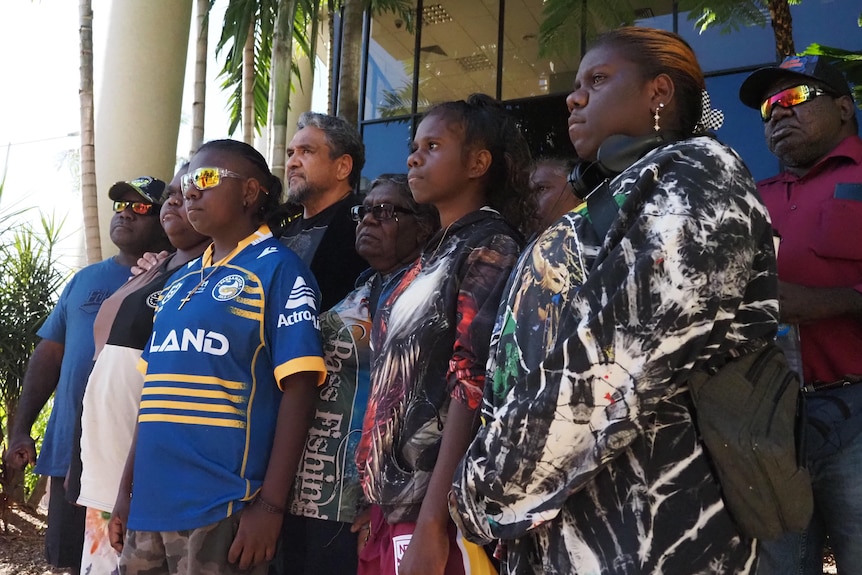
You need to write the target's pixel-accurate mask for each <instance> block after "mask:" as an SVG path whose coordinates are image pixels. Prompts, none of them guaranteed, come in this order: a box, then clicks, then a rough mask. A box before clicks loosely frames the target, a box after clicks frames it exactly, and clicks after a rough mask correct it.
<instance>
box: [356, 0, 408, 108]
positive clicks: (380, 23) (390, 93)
mask: <svg viewBox="0 0 862 575" xmlns="http://www.w3.org/2000/svg"><path fill="white" fill-rule="evenodd" d="M414 28H415V27H414V26H411V25H410V24H409V23H407V22H405V21H404V20H403V19H402V18H401V17H400V16H398V15H397V14H393V13H391V12H385V13H383V14H379V15H377V16H375V17H374V18H372V19H371V37H370V38H369V40H368V63H367V65H366V71H365V112H364V119H365V120H376V119H381V118H393V117H398V116H405V115H409V114H410V113H411V109H412V106H413V54H414V47H415V45H416V36H415V30H414Z"/></svg>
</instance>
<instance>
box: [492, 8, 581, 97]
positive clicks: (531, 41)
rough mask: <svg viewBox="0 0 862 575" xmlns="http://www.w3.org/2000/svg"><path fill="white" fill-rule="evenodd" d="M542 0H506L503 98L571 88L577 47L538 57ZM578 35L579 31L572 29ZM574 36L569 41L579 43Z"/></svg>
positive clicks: (578, 51) (549, 92)
mask: <svg viewBox="0 0 862 575" xmlns="http://www.w3.org/2000/svg"><path fill="white" fill-rule="evenodd" d="M544 6H545V2H543V0H507V1H506V17H505V19H504V27H505V34H504V38H505V42H504V45H503V94H502V96H503V99H504V100H511V99H516V98H528V97H530V96H541V95H543V94H563V93H568V92H569V91H570V90H571V89H572V83H573V82H574V79H575V73H576V72H577V70H578V62H579V61H580V58H581V55H580V50H569V51H566V53H565V54H563V53H554V54H553V55H550V56H547V57H544V58H541V57H539V25H540V24H541V23H542V21H543V20H544V15H543V13H542V11H543V9H544ZM573 34H574V35H575V36H576V37H577V38H580V31H577V30H575V31H573ZM578 43H579V40H577V39H576V40H575V41H574V42H573V43H572V45H578Z"/></svg>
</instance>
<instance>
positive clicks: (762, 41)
mask: <svg viewBox="0 0 862 575" xmlns="http://www.w3.org/2000/svg"><path fill="white" fill-rule="evenodd" d="M678 26H679V35H680V36H682V37H683V38H685V39H686V41H688V43H689V44H691V47H692V48H694V53H695V54H696V55H697V59H698V61H699V62H700V67H701V68H703V71H704V72H707V73H708V72H715V71H717V70H727V69H731V68H743V67H745V66H757V65H760V64H765V63H769V62H775V37H774V36H773V34H772V27H771V26H770V25H766V26H765V27H763V28H758V27H756V26H754V27H743V28H741V29H740V30H738V31H736V32H733V33H730V34H722V33H721V31H720V30H719V27H718V26H714V27H712V28H710V29H709V30H707V31H706V32H704V33H703V34H700V33H699V32H698V31H697V29H695V27H694V21H693V20H688V12H680V14H679V24H678Z"/></svg>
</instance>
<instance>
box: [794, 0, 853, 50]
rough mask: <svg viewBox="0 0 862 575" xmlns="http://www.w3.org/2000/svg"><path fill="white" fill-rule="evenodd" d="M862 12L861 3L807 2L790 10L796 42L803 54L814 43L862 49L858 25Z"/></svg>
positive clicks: (813, 0) (843, 1)
mask: <svg viewBox="0 0 862 575" xmlns="http://www.w3.org/2000/svg"><path fill="white" fill-rule="evenodd" d="M860 13H862V2H860V1H859V0H805V1H804V2H802V3H801V4H797V5H796V6H791V7H790V15H791V17H792V18H793V40H794V43H795V44H796V51H797V52H802V51H803V50H805V48H806V47H807V46H808V45H809V44H812V43H815V42H816V43H818V44H824V45H826V46H832V47H833V48H844V49H845V50H862V28H860V27H859V26H858V25H857V23H856V22H857V20H858V18H859V14H860Z"/></svg>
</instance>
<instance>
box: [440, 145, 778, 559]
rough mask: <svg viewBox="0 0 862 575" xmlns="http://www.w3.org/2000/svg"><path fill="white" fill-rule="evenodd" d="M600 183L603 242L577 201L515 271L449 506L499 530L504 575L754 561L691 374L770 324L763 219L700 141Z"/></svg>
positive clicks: (719, 148) (768, 241) (663, 151)
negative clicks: (697, 415)
mask: <svg viewBox="0 0 862 575" xmlns="http://www.w3.org/2000/svg"><path fill="white" fill-rule="evenodd" d="M610 188H611V191H612V193H613V194H614V198H615V199H616V200H618V202H617V203H618V204H619V205H620V206H621V208H620V216H619V217H618V219H617V221H616V222H615V223H614V225H613V226H612V227H611V229H610V231H609V232H608V234H607V236H606V237H605V238H604V242H599V241H598V239H597V237H596V234H595V231H594V230H593V229H592V226H591V224H590V222H589V221H588V216H587V215H586V214H584V213H578V212H577V211H574V212H570V213H569V214H567V215H566V216H564V217H563V218H562V219H561V220H560V221H559V222H557V223H556V224H555V225H553V226H551V227H550V228H549V229H548V230H547V231H546V232H545V233H544V234H542V235H541V236H540V237H539V238H538V239H537V241H536V242H535V243H534V244H533V245H532V246H531V247H530V248H528V251H527V252H525V254H524V256H523V257H522V258H521V261H520V264H519V265H518V266H517V267H516V269H515V271H514V272H513V275H512V281H511V282H510V284H509V286H508V287H507V293H506V294H505V295H504V302H503V304H502V306H501V309H500V317H499V318H498V321H497V326H496V328H495V331H494V336H493V339H492V351H491V355H492V357H491V361H490V362H489V377H490V378H491V379H492V381H489V385H487V386H486V391H485V395H484V406H483V426H482V427H481V428H480V431H479V434H478V436H477V437H476V439H475V441H474V442H473V444H472V446H471V448H470V450H469V452H468V454H467V456H466V458H465V460H464V461H463V462H462V464H461V467H460V468H459V469H458V471H457V472H456V475H455V481H454V491H453V497H452V501H451V502H450V508H451V509H452V512H453V515H454V517H455V518H456V522H457V523H459V525H460V526H461V528H462V529H463V530H464V532H465V533H466V534H467V535H468V537H469V538H471V539H472V540H474V541H477V542H488V541H490V540H493V539H494V538H499V539H501V540H503V542H504V544H505V547H506V556H505V570H506V571H507V572H508V573H544V574H549V573H559V574H571V573H577V574H578V575H599V574H602V575H604V574H608V575H610V574H614V575H635V574H637V575H643V574H655V575H658V574H666V575H678V574H681V573H688V574H694V573H698V574H701V573H703V574H705V573H709V574H714V575H720V574H731V573H733V574H738V573H750V572H752V571H753V569H754V565H755V563H756V543H755V542H754V541H751V540H747V539H745V538H744V537H743V536H742V535H741V534H740V533H739V532H738V531H737V530H736V528H735V527H734V524H733V522H732V520H731V517H730V515H729V514H728V512H727V510H726V509H725V507H724V504H723V503H722V499H721V493H720V489H719V484H718V481H717V479H716V477H715V475H714V474H713V472H712V470H711V469H710V463H709V460H708V458H707V455H706V453H705V451H704V447H703V444H702V443H701V442H700V440H699V439H698V436H697V432H696V429H695V426H694V424H693V414H692V405H691V401H690V398H689V394H688V392H687V388H686V386H685V382H686V379H687V377H688V374H689V373H690V372H691V371H692V370H693V369H698V368H700V367H702V366H704V364H705V362H707V361H710V360H712V359H715V358H722V357H725V356H726V355H727V353H728V351H729V350H730V349H732V348H737V349H739V348H746V347H755V346H756V345H759V342H760V341H762V340H764V339H766V338H770V337H773V336H774V334H775V331H776V324H777V315H778V305H777V304H778V302H777V280H776V275H775V260H774V254H773V250H772V227H771V224H770V221H769V218H768V215H767V213H766V210H765V208H764V206H763V204H762V203H761V201H760V198H759V197H758V195H757V192H756V190H755V186H754V182H753V180H752V178H751V175H750V174H749V171H748V170H747V169H746V167H745V166H744V164H743V163H742V161H741V160H740V159H739V157H738V156H737V155H736V154H735V153H734V152H733V151H732V150H730V149H729V148H727V147H725V146H723V145H722V144H720V143H719V142H717V141H716V140H714V139H712V138H707V137H697V138H692V139H689V140H685V141H682V142H677V143H675V144H672V145H668V146H665V147H662V148H659V149H657V150H653V151H652V152H650V153H649V154H647V155H646V156H645V157H644V158H643V159H641V160H640V161H638V162H636V163H635V164H634V165H632V166H631V167H630V168H628V169H627V170H626V171H624V172H623V173H622V174H620V175H619V176H618V177H617V178H616V179H614V180H613V181H612V182H611V186H610Z"/></svg>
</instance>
